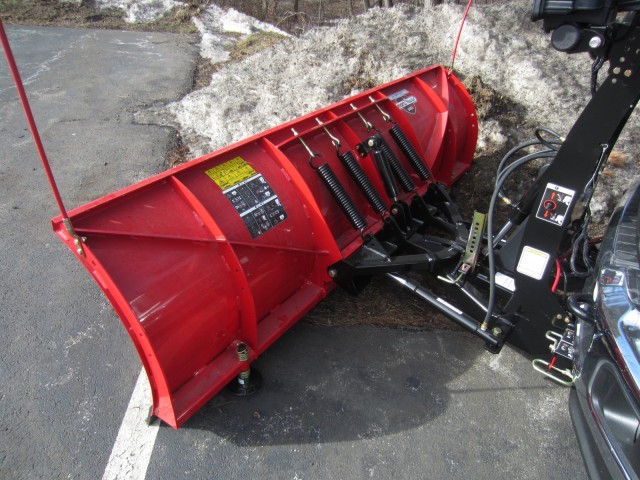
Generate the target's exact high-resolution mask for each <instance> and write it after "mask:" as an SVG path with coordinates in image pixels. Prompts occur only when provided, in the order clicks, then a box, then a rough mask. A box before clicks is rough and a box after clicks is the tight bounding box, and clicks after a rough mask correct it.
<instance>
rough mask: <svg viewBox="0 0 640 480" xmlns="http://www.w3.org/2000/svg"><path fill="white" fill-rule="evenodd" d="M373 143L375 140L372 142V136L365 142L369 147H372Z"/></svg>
mask: <svg viewBox="0 0 640 480" xmlns="http://www.w3.org/2000/svg"><path fill="white" fill-rule="evenodd" d="M375 144H376V142H374V141H373V139H372V138H370V139H369V141H368V142H367V145H369V146H370V147H373V146H374V145H375Z"/></svg>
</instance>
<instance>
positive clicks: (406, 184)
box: [380, 138, 416, 193]
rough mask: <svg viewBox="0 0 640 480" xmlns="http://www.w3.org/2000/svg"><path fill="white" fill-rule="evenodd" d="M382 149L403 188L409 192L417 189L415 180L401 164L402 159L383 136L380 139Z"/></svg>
mask: <svg viewBox="0 0 640 480" xmlns="http://www.w3.org/2000/svg"><path fill="white" fill-rule="evenodd" d="M380 150H382V154H383V155H384V156H385V158H386V159H387V162H389V166H390V167H391V170H393V173H394V174H395V175H396V178H397V179H398V181H399V182H400V185H401V186H402V189H403V190H404V191H405V192H407V193H409V192H413V191H414V190H415V189H416V184H415V183H413V180H411V177H410V176H409V174H408V173H407V171H406V170H405V169H404V167H403V166H402V165H400V161H399V160H398V159H397V157H396V156H395V155H394V154H393V152H392V151H391V147H389V144H388V143H387V142H385V141H384V139H382V138H381V139H380Z"/></svg>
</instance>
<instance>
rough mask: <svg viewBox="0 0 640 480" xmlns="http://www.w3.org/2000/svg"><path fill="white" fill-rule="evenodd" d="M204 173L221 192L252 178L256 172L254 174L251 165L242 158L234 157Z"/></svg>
mask: <svg viewBox="0 0 640 480" xmlns="http://www.w3.org/2000/svg"><path fill="white" fill-rule="evenodd" d="M204 173H206V174H207V176H208V177H209V178H210V179H211V180H213V181H214V182H216V184H217V185H218V186H219V187H220V188H221V189H222V190H226V189H227V188H230V187H233V186H234V185H237V184H239V183H240V182H243V181H245V180H246V179H248V178H251V177H253V176H254V175H256V174H257V173H258V172H256V171H255V170H254V169H253V168H252V167H251V165H249V164H248V163H247V162H245V160H244V158H242V157H236V158H232V159H231V160H229V161H227V162H224V163H221V164H220V165H217V166H215V167H213V168H210V169H209V170H206V171H205V172H204Z"/></svg>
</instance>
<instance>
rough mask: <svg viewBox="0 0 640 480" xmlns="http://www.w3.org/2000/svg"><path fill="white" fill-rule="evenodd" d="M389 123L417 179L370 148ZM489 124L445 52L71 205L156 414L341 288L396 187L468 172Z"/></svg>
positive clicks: (183, 411) (172, 416)
mask: <svg viewBox="0 0 640 480" xmlns="http://www.w3.org/2000/svg"><path fill="white" fill-rule="evenodd" d="M392 126H393V127H395V126H397V127H398V128H397V129H396V132H398V131H401V132H402V138H400V140H398V139H396V138H395V137H394V138H392V136H393V133H392V132H391V129H392ZM376 132H378V133H376ZM376 134H377V135H378V137H379V138H381V139H382V140H380V141H381V142H382V143H384V144H385V145H386V146H387V147H389V148H391V150H392V153H393V154H395V157H397V159H399V161H400V163H401V164H402V166H403V168H404V170H405V171H406V172H409V175H410V179H411V181H412V182H413V185H414V186H415V188H414V189H413V190H412V191H406V190H404V191H402V192H400V189H397V191H396V192H394V191H393V189H391V191H389V182H388V178H387V179H385V172H384V171H383V170H381V169H380V166H379V165H377V164H376V158H377V157H375V152H374V154H370V153H371V152H368V151H366V148H367V145H366V142H365V140H366V139H368V138H370V137H372V135H376ZM476 138H477V120H476V117H475V110H474V107H473V104H472V102H471V99H470V97H469V95H468V93H467V91H466V90H465V89H464V87H463V86H462V85H461V84H460V82H459V81H458V79H457V78H456V77H455V76H453V75H448V74H447V71H446V70H445V69H444V68H442V67H439V66H434V67H430V68H427V69H425V70H422V71H420V72H417V73H415V74H412V75H410V76H408V77H405V78H402V79H400V80H396V81H394V82H391V83H388V84H386V85H383V86H381V87H377V88H374V89H372V90H369V91H367V92H364V93H362V94H359V95H356V96H354V97H351V98H348V99H346V100H343V101H341V102H338V103H336V104H334V105H331V106H329V107H326V108H323V109H321V110H318V111H315V112H313V113H311V114H309V115H306V116H304V117H301V118H299V119H296V120H294V121H292V122H289V123H287V124H284V125H281V126H278V127H276V128H274V129H271V130H269V131H266V132H264V133H261V134H259V135H256V136H254V137H251V138H249V139H246V140H244V141H241V142H239V143H236V144H234V145H231V146H229V147H226V148H224V149H222V150H219V151H217V152H214V153H211V154H208V155H205V156H203V157H200V158H198V159H196V160H193V161H191V162H189V163H186V164H184V165H182V166H180V167H178V168H175V169H173V170H170V171H167V172H164V173H161V174H159V175H156V176H154V177H152V178H149V179H147V180H145V181H143V182H140V183H137V184H135V185H132V186H130V187H128V188H125V189H123V190H121V191H118V192H115V193H112V194H110V195H107V196H105V197H103V198H101V199H98V200H95V201H93V202H91V203H89V204H87V205H84V206H82V207H79V208H77V209H75V210H73V211H71V212H70V214H69V216H70V220H71V223H72V224H73V228H74V229H75V232H76V233H77V235H79V236H80V237H81V239H82V242H81V246H82V250H83V251H82V252H81V253H78V250H77V245H76V242H75V239H74V238H73V237H72V236H71V235H70V234H69V233H68V231H67V229H66V228H65V226H64V225H63V223H62V219H61V217H57V218H54V219H53V228H54V230H55V232H56V234H57V235H58V236H59V237H60V238H61V239H62V241H63V242H64V243H65V244H66V245H67V246H68V247H69V248H70V249H71V250H72V251H73V252H74V253H75V254H76V256H77V257H78V259H79V260H80V261H81V262H82V263H83V265H84V266H85V267H86V268H87V270H88V271H89V273H90V274H91V275H92V276H93V278H94V279H95V281H96V282H97V283H98V285H100V287H101V288H102V290H103V291H104V293H105V295H106V296H107V298H108V299H109V301H110V302H111V304H112V305H113V307H114V309H115V310H116V312H117V313H118V315H119V316H120V318H121V320H122V322H123V324H124V326H125V328H126V329H127V332H128V333H129V335H130V336H131V339H132V341H133V343H134V344H135V346H136V348H137V350H138V353H139V355H140V358H141V360H142V363H143V364H144V367H145V369H146V372H147V374H148V377H149V381H150V383H151V389H152V392H153V411H152V413H153V415H155V416H157V417H159V418H160V419H161V420H163V421H164V422H166V423H167V424H169V425H171V426H172V427H174V428H177V427H179V426H180V425H181V424H183V423H184V422H185V421H186V420H187V419H188V418H189V417H190V416H191V415H193V414H194V413H195V412H196V411H197V410H198V409H199V408H200V407H202V406H203V405H204V404H205V403H206V402H207V401H209V400H210V399H211V398H212V397H213V396H214V395H215V394H216V393H218V392H219V391H220V390H221V389H222V388H223V387H224V386H225V385H227V384H228V383H229V382H230V381H232V380H233V379H234V378H235V377H236V376H237V375H238V374H239V373H240V372H242V371H244V370H246V369H247V366H248V364H249V363H250V362H252V361H253V360H255V359H256V358H257V357H258V356H259V355H260V354H261V353H262V352H263V351H264V350H265V349H266V348H267V347H268V346H269V345H271V344H272V343H273V342H274V341H275V340H276V339H277V338H278V337H280V336H281V335H282V334H283V333H284V332H285V331H286V330H287V329H288V328H289V327H291V326H292V325H293V324H294V323H295V322H296V321H298V320H299V319H300V318H301V317H302V316H303V315H304V314H305V313H307V312H308V311H309V310H310V309H311V308H313V307H314V306H315V305H316V304H317V303H318V302H319V301H320V300H321V299H322V298H324V297H325V295H326V294H327V292H329V291H330V290H332V289H333V288H334V287H335V284H334V282H333V281H332V279H331V276H330V273H331V272H330V267H331V266H332V265H333V264H335V263H336V262H338V261H341V260H343V259H345V258H347V257H348V256H349V255H351V254H352V253H354V252H355V251H356V250H358V248H360V247H361V246H362V243H363V235H367V234H369V233H376V232H378V231H380V230H381V229H382V228H383V227H384V218H385V215H386V213H385V212H386V211H387V210H388V209H389V208H391V206H392V204H393V203H394V201H395V200H399V201H402V200H405V201H407V202H409V201H410V199H411V198H412V197H414V196H415V195H421V194H424V192H425V191H426V190H427V188H428V186H429V184H430V183H431V182H434V181H437V182H441V183H444V184H445V185H447V186H449V185H451V184H452V183H453V182H454V181H456V180H457V179H458V178H459V177H460V175H462V174H463V173H464V172H465V171H467V170H468V169H469V167H470V165H471V161H472V157H473V152H474V149H475V143H476ZM383 140H384V141H383ZM363 142H365V144H364V145H363ZM369 142H370V143H371V144H373V141H372V140H370V141H369ZM402 142H404V143H405V145H404V146H403V145H402ZM407 142H408V143H409V144H410V145H406V143H407ZM338 144H339V150H338V151H339V153H340V154H344V153H345V152H351V153H352V155H353V158H354V159H355V158H357V163H358V164H359V166H360V167H361V170H360V172H361V174H364V175H365V176H366V178H365V179H362V178H360V182H362V181H366V180H368V183H367V185H368V187H367V188H369V189H371V188H373V189H374V190H375V191H376V192H377V194H378V197H377V201H375V199H374V200H372V199H371V197H368V196H367V193H366V192H365V190H366V189H364V190H363V189H362V188H361V187H360V186H359V185H361V184H360V183H358V180H356V179H354V178H355V177H353V173H349V171H348V170H347V168H346V167H345V165H344V164H343V163H341V159H340V158H339V156H338V155H337V154H336V146H337V145H338ZM407 149H408V150H407ZM411 150H413V153H412V154H411V155H413V154H415V155H417V159H416V157H415V156H414V159H413V160H414V162H413V163H412V161H411V159H409V158H408V156H407V151H411ZM418 161H419V162H420V163H422V164H423V166H424V167H426V170H425V171H421V170H420V168H421V167H420V165H416V164H415V162H418ZM356 176H357V175H356ZM376 192H373V193H376ZM371 193H372V192H369V194H371ZM394 197H396V198H395V200H394ZM380 200H381V201H382V205H381V204H380ZM240 344H244V345H246V346H247V347H248V355H247V356H246V357H245V356H242V355H239V354H238V345H240Z"/></svg>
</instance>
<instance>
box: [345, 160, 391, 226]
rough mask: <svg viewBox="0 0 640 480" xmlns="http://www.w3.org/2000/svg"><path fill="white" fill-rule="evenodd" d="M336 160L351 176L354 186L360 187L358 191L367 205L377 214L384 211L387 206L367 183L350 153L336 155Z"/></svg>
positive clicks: (365, 177)
mask: <svg viewBox="0 0 640 480" xmlns="http://www.w3.org/2000/svg"><path fill="white" fill-rule="evenodd" d="M338 158H339V159H340V161H341V162H342V164H343V165H344V166H345V168H346V169H347V171H348V172H349V173H350V174H351V178H353V181H354V182H356V185H358V187H360V190H361V191H362V194H363V195H364V196H365V198H366V199H367V201H368V202H369V205H371V207H372V208H373V209H374V210H375V211H376V212H377V213H382V212H384V211H386V210H387V206H386V205H385V204H384V202H383V201H382V198H380V194H379V193H378V191H377V190H376V189H375V187H374V186H373V185H372V184H371V182H370V181H369V177H367V175H366V174H365V173H364V171H363V170H362V167H361V166H360V164H359V163H358V161H357V160H356V157H354V156H353V153H351V151H346V152H344V153H343V154H342V155H338Z"/></svg>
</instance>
